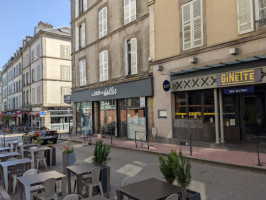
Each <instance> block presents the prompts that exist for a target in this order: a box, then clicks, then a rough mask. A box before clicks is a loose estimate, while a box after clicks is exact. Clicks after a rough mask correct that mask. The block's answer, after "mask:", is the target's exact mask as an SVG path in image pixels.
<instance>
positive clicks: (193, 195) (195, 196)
mask: <svg viewBox="0 0 266 200" xmlns="http://www.w3.org/2000/svg"><path fill="white" fill-rule="evenodd" d="M186 191H187V196H186V200H201V198H200V193H199V192H195V191H193V190H189V189H186Z"/></svg>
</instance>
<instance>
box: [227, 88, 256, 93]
mask: <svg viewBox="0 0 266 200" xmlns="http://www.w3.org/2000/svg"><path fill="white" fill-rule="evenodd" d="M253 92H254V86H252V87H244V88H230V89H224V94H240V93H253Z"/></svg>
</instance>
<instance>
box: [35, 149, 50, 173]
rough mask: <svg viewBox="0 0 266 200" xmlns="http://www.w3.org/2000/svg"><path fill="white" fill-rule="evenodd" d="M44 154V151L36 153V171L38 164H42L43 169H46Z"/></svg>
mask: <svg viewBox="0 0 266 200" xmlns="http://www.w3.org/2000/svg"><path fill="white" fill-rule="evenodd" d="M44 153H45V152H44V150H42V151H38V152H37V156H36V163H37V169H39V164H40V162H42V163H43V164H44V166H45V168H46V169H47V163H46V158H45V156H44Z"/></svg>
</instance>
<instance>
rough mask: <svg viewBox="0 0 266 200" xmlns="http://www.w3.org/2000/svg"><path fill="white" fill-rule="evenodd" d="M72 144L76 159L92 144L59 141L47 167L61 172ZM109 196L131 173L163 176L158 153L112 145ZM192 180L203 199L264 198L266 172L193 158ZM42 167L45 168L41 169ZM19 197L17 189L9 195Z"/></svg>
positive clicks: (87, 154) (137, 176) (139, 176)
mask: <svg viewBox="0 0 266 200" xmlns="http://www.w3.org/2000/svg"><path fill="white" fill-rule="evenodd" d="M67 145H73V146H74V151H75V153H76V160H81V159H82V160H86V159H90V157H91V156H92V155H93V150H94V145H89V146H83V145H82V144H81V143H76V142H71V143H70V142H67V141H58V144H57V145H55V146H56V151H57V165H56V166H55V167H52V168H50V169H49V170H57V171H59V172H62V156H61V154H62V150H63V147H64V146H67ZM110 157H111V160H110V161H109V163H108V165H109V166H110V167H111V198H110V199H113V197H114V196H115V193H116V188H118V187H119V186H120V185H121V183H122V180H123V179H124V178H125V177H127V176H134V177H135V179H136V180H141V179H146V178H150V177H156V178H158V179H162V180H163V177H162V175H161V173H160V171H159V168H158V155H156V154H152V153H148V152H141V151H132V150H127V149H121V148H116V147H112V148H111V155H110ZM191 165H192V169H191V170H192V183H191V185H190V186H189V189H192V190H195V191H198V192H200V193H201V199H202V200H229V199H230V200H231V199H232V200H251V199H252V200H264V199H265V195H264V194H265V186H266V174H262V173H255V172H249V171H243V170H237V169H232V168H226V167H221V166H218V165H210V164H202V163H199V162H195V161H192V162H191ZM43 171H45V170H43ZM12 198H13V199H19V195H18V193H16V194H15V195H12Z"/></svg>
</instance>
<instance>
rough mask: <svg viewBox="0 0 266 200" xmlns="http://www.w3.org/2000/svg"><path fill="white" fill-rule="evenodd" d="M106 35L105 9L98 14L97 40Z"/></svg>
mask: <svg viewBox="0 0 266 200" xmlns="http://www.w3.org/2000/svg"><path fill="white" fill-rule="evenodd" d="M105 35H107V7H104V8H103V9H101V10H100V12H99V38H101V37H103V36H105Z"/></svg>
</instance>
